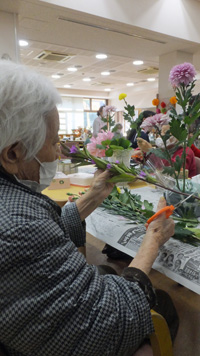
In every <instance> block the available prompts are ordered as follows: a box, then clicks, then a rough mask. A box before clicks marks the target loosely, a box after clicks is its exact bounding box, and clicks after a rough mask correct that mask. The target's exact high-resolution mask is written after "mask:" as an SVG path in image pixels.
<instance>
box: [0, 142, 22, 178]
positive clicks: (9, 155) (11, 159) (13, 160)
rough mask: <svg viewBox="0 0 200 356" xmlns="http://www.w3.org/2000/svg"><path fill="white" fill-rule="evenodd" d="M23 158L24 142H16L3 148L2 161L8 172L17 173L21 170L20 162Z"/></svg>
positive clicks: (0, 158) (0, 156)
mask: <svg viewBox="0 0 200 356" xmlns="http://www.w3.org/2000/svg"><path fill="white" fill-rule="evenodd" d="M23 158H24V151H23V149H22V144H21V143H19V142H16V143H14V144H13V145H10V146H8V147H5V148H4V149H3V150H2V152H1V155H0V162H1V165H2V167H3V168H4V169H5V171H6V172H8V173H10V174H17V173H18V170H19V164H20V163H21V161H22V160H23Z"/></svg>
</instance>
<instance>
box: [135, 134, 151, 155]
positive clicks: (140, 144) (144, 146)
mask: <svg viewBox="0 0 200 356" xmlns="http://www.w3.org/2000/svg"><path fill="white" fill-rule="evenodd" d="M137 144H138V147H139V149H140V150H141V151H142V152H145V153H147V152H149V150H150V149H151V148H152V145H151V144H150V143H149V142H147V141H146V140H144V139H143V138H141V137H138V138H137Z"/></svg>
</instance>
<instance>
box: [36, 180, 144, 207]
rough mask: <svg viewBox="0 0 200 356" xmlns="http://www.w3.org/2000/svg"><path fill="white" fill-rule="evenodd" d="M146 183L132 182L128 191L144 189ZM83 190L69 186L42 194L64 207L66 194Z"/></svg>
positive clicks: (66, 198)
mask: <svg viewBox="0 0 200 356" xmlns="http://www.w3.org/2000/svg"><path fill="white" fill-rule="evenodd" d="M146 186H147V183H145V182H141V181H139V180H138V181H136V182H134V185H130V189H132V188H133V187H134V188H141V187H146ZM84 190H85V187H83V186H75V185H70V188H68V189H48V188H46V189H44V190H43V192H42V193H43V194H44V195H47V196H48V197H49V198H51V199H52V200H54V201H55V202H56V203H57V204H58V205H59V206H60V207H62V206H63V205H65V204H66V203H67V201H68V198H69V196H68V195H67V193H71V194H78V193H79V192H82V191H84Z"/></svg>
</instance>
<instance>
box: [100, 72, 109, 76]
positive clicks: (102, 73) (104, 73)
mask: <svg viewBox="0 0 200 356" xmlns="http://www.w3.org/2000/svg"><path fill="white" fill-rule="evenodd" d="M101 75H110V72H101Z"/></svg>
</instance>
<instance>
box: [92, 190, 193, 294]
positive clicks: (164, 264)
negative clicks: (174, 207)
mask: <svg viewBox="0 0 200 356" xmlns="http://www.w3.org/2000/svg"><path fill="white" fill-rule="evenodd" d="M132 193H133V194H138V195H140V196H141V199H142V200H148V201H149V202H151V203H153V205H154V207H155V208H156V206H157V203H158V200H159V198H160V196H161V195H162V192H161V191H159V190H158V189H154V188H152V187H151V186H147V187H144V188H138V189H134V190H133V191H132ZM86 229H87V232H89V233H90V234H92V235H93V236H95V237H97V238H98V239H100V240H102V241H104V242H105V243H107V244H109V245H111V246H113V247H115V248H117V249H118V250H120V251H122V252H125V253H126V254H128V255H130V256H132V257H134V256H135V255H136V253H137V251H138V249H139V246H140V244H141V242H142V239H143V236H144V234H145V232H146V229H145V226H144V225H143V224H138V225H137V224H136V223H135V222H132V221H131V220H128V219H126V218H124V217H122V216H119V215H112V214H110V213H109V212H108V211H107V210H106V209H104V208H98V209H96V210H95V211H94V212H93V213H92V214H91V215H90V216H88V217H87V219H86ZM153 268H154V269H156V270H158V271H159V272H161V273H163V274H165V275H166V276H167V277H169V278H171V279H173V280H174V281H176V282H178V283H180V284H182V285H183V286H185V287H187V288H189V289H190V290H192V291H194V292H196V293H198V294H200V244H199V246H193V245H190V244H187V243H182V242H181V241H179V240H176V239H173V238H171V239H170V240H169V241H167V242H166V243H165V245H164V246H162V247H161V248H160V251H159V254H158V257H157V259H156V260H155V262H154V264H153Z"/></svg>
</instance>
